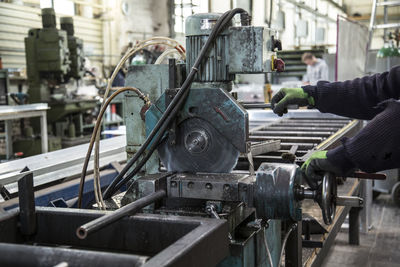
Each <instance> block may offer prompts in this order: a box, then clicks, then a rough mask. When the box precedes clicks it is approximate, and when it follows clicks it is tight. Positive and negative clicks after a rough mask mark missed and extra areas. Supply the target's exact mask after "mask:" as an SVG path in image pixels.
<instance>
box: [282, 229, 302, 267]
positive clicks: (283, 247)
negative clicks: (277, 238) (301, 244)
mask: <svg viewBox="0 0 400 267" xmlns="http://www.w3.org/2000/svg"><path fill="white" fill-rule="evenodd" d="M296 227H297V223H294V224H292V227H290V229H289V231H287V233H286V235H285V238H284V239H283V244H282V249H281V255H280V256H279V261H278V266H283V265H282V258H283V252H284V251H285V247H286V242H287V240H288V239H289V235H290V233H291V232H292V231H293V230H294V229H296Z"/></svg>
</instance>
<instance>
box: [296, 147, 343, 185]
mask: <svg viewBox="0 0 400 267" xmlns="http://www.w3.org/2000/svg"><path fill="white" fill-rule="evenodd" d="M327 152H328V151H327V150H320V151H315V152H314V153H313V154H312V155H311V157H309V158H308V159H307V160H306V162H304V163H303V165H302V166H301V170H302V171H303V174H304V176H305V179H306V180H307V182H308V184H309V185H310V186H311V188H313V189H316V188H317V186H318V182H319V181H321V180H322V178H323V176H324V174H325V172H331V173H333V174H334V175H337V176H342V171H341V168H340V167H338V166H335V165H334V164H332V163H331V162H330V161H329V160H328V158H327V157H326V153H327Z"/></svg>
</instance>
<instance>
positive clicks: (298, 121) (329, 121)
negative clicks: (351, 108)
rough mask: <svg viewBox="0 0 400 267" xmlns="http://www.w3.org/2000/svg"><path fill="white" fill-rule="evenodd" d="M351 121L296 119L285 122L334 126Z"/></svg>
mask: <svg viewBox="0 0 400 267" xmlns="http://www.w3.org/2000/svg"><path fill="white" fill-rule="evenodd" d="M350 121H351V120H347V119H346V120H328V119H327V120H315V119H295V118H290V119H288V120H285V122H290V123H319V124H321V123H322V124H326V123H333V124H338V123H340V124H347V123H349V122H350Z"/></svg>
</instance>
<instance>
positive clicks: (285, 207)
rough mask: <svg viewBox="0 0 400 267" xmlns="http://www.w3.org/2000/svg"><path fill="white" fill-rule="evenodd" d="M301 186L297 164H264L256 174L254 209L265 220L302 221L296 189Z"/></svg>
mask: <svg viewBox="0 0 400 267" xmlns="http://www.w3.org/2000/svg"><path fill="white" fill-rule="evenodd" d="M300 184H301V175H300V171H299V168H298V167H297V165H295V164H280V163H264V164H262V165H261V166H260V167H259V168H258V170H257V172H256V181H255V184H254V188H253V190H254V204H253V205H254V207H255V208H256V211H257V217H258V218H263V219H285V220H288V219H291V220H293V221H299V220H301V203H300V201H298V200H297V199H296V196H295V189H296V188H297V187H298V186H300Z"/></svg>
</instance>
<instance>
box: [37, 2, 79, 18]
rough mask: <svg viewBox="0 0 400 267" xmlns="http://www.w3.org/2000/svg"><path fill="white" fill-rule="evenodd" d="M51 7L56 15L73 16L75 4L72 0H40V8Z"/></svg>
mask: <svg viewBox="0 0 400 267" xmlns="http://www.w3.org/2000/svg"><path fill="white" fill-rule="evenodd" d="M47 7H52V8H54V11H55V12H56V13H57V14H63V15H68V16H74V15H75V4H74V1H72V0H57V1H54V0H40V8H47Z"/></svg>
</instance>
